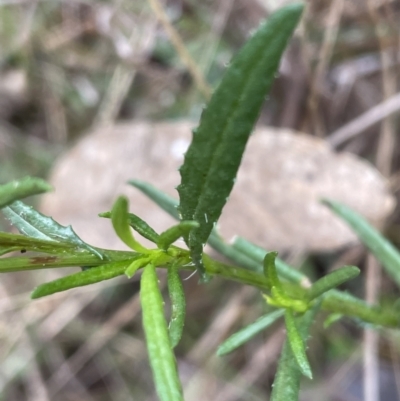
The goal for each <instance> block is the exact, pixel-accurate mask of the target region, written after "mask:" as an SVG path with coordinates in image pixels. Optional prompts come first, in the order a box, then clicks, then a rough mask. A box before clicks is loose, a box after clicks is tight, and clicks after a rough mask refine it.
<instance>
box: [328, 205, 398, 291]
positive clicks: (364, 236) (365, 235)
mask: <svg viewBox="0 0 400 401" xmlns="http://www.w3.org/2000/svg"><path fill="white" fill-rule="evenodd" d="M323 203H324V204H325V205H327V206H329V208H330V209H331V210H332V211H333V212H334V213H335V214H337V215H338V216H339V217H341V218H342V219H343V220H344V221H345V222H346V223H347V224H348V225H349V226H350V227H351V228H352V229H353V230H354V232H355V233H356V234H357V235H358V237H359V238H360V240H361V242H362V243H363V244H364V245H365V246H366V247H367V248H368V249H369V250H370V251H371V253H373V254H374V256H375V257H376V258H377V259H378V260H379V261H380V262H381V263H382V266H383V267H384V269H385V270H386V272H387V273H388V274H389V275H390V277H391V278H392V279H393V280H394V281H395V282H396V283H397V285H398V286H400V252H399V251H398V250H397V249H396V248H395V247H394V246H393V245H392V244H391V243H390V242H389V241H388V240H387V239H386V238H384V237H383V235H382V234H381V233H380V232H379V231H378V230H376V229H375V228H374V227H372V226H371V224H369V223H368V222H367V221H366V220H365V219H364V217H362V216H360V215H359V214H358V213H356V212H355V211H353V210H351V209H350V208H349V207H348V206H346V205H344V204H342V203H339V202H334V201H331V200H328V199H324V200H323Z"/></svg>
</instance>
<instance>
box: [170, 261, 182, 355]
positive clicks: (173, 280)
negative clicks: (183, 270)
mask: <svg viewBox="0 0 400 401" xmlns="http://www.w3.org/2000/svg"><path fill="white" fill-rule="evenodd" d="M167 285H168V293H169V298H170V300H171V320H170V322H169V326H168V331H169V338H170V341H171V347H172V348H175V347H176V346H177V345H178V343H179V341H180V340H181V337H182V332H183V327H184V325H185V316H186V299H185V293H184V291H183V285H182V280H181V278H180V276H179V270H178V267H177V266H174V265H172V266H169V267H168V273H167Z"/></svg>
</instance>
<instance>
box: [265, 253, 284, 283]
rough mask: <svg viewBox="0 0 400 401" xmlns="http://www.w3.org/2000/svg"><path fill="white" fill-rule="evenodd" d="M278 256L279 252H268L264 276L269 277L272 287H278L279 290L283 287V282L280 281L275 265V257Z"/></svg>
mask: <svg viewBox="0 0 400 401" xmlns="http://www.w3.org/2000/svg"><path fill="white" fill-rule="evenodd" d="M277 256H278V252H268V253H267V254H266V255H265V257H264V276H265V277H267V279H268V281H269V283H270V285H271V288H272V287H276V288H278V289H279V290H283V289H282V284H281V282H280V281H279V278H278V274H277V272H276V267H275V259H276V257H277Z"/></svg>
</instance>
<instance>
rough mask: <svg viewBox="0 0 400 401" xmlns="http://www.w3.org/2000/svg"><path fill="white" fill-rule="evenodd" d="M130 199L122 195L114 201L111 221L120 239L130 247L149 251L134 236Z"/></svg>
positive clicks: (141, 251) (138, 250)
mask: <svg viewBox="0 0 400 401" xmlns="http://www.w3.org/2000/svg"><path fill="white" fill-rule="evenodd" d="M128 205H129V202H128V199H127V198H126V197H125V196H120V197H119V198H118V199H117V200H116V201H115V203H114V205H113V207H112V210H111V222H112V225H113V227H114V230H115V232H116V233H117V235H118V237H119V238H120V240H121V241H122V242H123V243H124V244H126V245H127V246H128V247H129V248H131V249H133V250H135V251H136V252H140V253H148V249H146V248H145V247H143V246H142V245H140V244H139V242H137V241H136V239H135V237H134V236H133V234H132V232H131V229H130V225H129V215H128Z"/></svg>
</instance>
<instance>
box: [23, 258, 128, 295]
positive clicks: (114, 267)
mask: <svg viewBox="0 0 400 401" xmlns="http://www.w3.org/2000/svg"><path fill="white" fill-rule="evenodd" d="M129 263H130V261H129V260H123V261H120V262H112V263H107V264H105V265H101V266H97V267H93V268H91V269H88V270H84V271H81V272H78V273H75V274H71V275H69V276H66V277H62V278H59V279H57V280H54V281H50V282H49V283H44V284H41V285H39V286H38V287H36V288H35V290H34V291H33V292H32V294H31V298H32V299H37V298H42V297H45V296H47V295H51V294H55V293H57V292H62V291H66V290H70V289H71V288H76V287H83V286H85V285H90V284H95V283H99V282H100V281H104V280H110V279H112V278H114V277H117V276H121V275H123V274H124V272H125V269H126V266H127V265H128V264H129Z"/></svg>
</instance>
